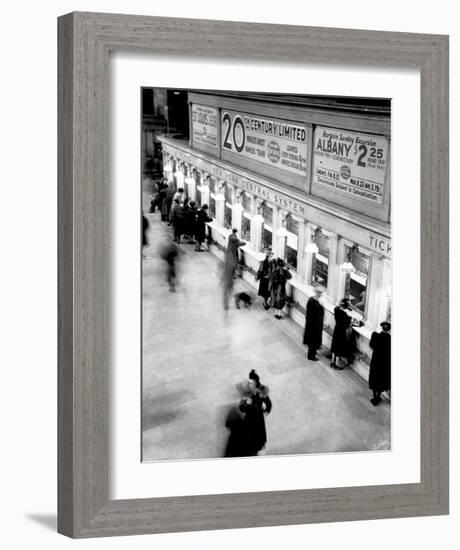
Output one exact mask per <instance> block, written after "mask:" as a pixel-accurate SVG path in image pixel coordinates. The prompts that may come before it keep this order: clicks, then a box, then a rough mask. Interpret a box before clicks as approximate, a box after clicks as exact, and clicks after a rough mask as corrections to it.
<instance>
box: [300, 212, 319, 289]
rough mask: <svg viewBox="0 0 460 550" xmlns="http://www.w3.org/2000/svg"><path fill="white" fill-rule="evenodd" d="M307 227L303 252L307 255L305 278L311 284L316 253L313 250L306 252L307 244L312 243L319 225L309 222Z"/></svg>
mask: <svg viewBox="0 0 460 550" xmlns="http://www.w3.org/2000/svg"><path fill="white" fill-rule="evenodd" d="M306 225H307V227H306V232H305V235H306V242H305V245H304V246H303V253H304V255H305V271H304V274H305V275H304V278H305V282H306V283H307V285H311V283H312V275H313V260H314V254H313V253H312V252H305V246H306V245H307V244H309V243H311V242H312V241H313V239H314V236H315V231H316V229H317V226H316V225H314V224H312V223H310V222H307V224H306Z"/></svg>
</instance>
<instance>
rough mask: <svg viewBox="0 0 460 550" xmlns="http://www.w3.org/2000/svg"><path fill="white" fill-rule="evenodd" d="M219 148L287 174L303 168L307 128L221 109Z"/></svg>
mask: <svg viewBox="0 0 460 550" xmlns="http://www.w3.org/2000/svg"><path fill="white" fill-rule="evenodd" d="M221 124H222V127H221V136H222V148H223V150H227V151H230V152H232V153H235V154H237V155H241V156H242V157H246V158H248V159H251V160H256V161H257V162H262V163H263V164H266V165H268V166H275V167H276V168H279V169H281V170H285V171H286V172H290V173H291V174H297V175H302V176H304V175H305V174H306V171H307V131H306V128H305V126H303V125H302V124H298V123H296V122H289V121H287V120H280V119H276V118H266V117H260V116H257V115H250V114H247V113H238V112H235V111H223V112H222V120H221Z"/></svg>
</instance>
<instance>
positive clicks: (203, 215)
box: [195, 204, 212, 252]
mask: <svg viewBox="0 0 460 550" xmlns="http://www.w3.org/2000/svg"><path fill="white" fill-rule="evenodd" d="M207 222H212V218H210V217H209V216H208V205H207V204H203V206H202V207H201V209H200V210H198V212H197V214H196V226H195V238H196V246H195V250H196V251H197V252H201V250H202V248H201V243H203V242H204V240H205V238H206V223H207Z"/></svg>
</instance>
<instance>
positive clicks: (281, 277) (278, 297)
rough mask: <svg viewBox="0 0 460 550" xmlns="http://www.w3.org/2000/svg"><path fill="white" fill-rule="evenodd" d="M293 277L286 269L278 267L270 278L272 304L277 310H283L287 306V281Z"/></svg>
mask: <svg viewBox="0 0 460 550" xmlns="http://www.w3.org/2000/svg"><path fill="white" fill-rule="evenodd" d="M291 278H292V275H291V273H290V272H289V270H288V269H286V268H285V267H276V268H275V269H274V270H273V271H272V274H271V277H270V294H271V304H272V306H273V307H274V308H275V309H283V307H284V305H285V304H286V281H287V280H289V279H291Z"/></svg>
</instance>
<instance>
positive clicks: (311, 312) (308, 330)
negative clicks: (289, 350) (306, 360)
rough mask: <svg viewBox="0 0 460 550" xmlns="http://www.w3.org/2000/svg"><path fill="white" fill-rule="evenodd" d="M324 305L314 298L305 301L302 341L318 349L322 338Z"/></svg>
mask: <svg viewBox="0 0 460 550" xmlns="http://www.w3.org/2000/svg"><path fill="white" fill-rule="evenodd" d="M323 322H324V307H323V306H322V305H321V304H320V303H319V301H318V300H316V299H315V298H313V297H312V298H310V299H309V300H308V302H307V311H306V314H305V331H304V333H303V343H304V344H306V345H307V346H311V347H312V348H315V349H319V348H320V347H321V344H322V340H323Z"/></svg>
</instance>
